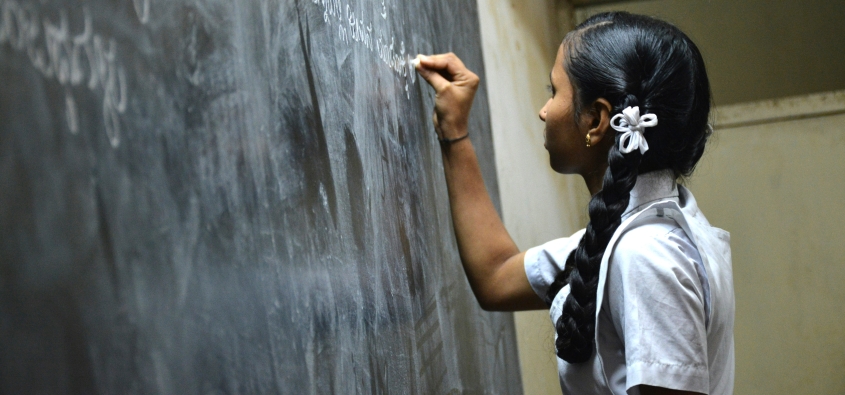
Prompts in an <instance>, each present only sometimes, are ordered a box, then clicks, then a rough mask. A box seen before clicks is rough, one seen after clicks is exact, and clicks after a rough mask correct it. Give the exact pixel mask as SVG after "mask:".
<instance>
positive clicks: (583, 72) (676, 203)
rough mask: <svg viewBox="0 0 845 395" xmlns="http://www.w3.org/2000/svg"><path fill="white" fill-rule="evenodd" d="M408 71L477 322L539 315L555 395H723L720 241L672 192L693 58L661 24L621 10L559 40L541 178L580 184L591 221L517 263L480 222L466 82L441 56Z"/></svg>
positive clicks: (685, 168) (727, 336)
mask: <svg viewBox="0 0 845 395" xmlns="http://www.w3.org/2000/svg"><path fill="white" fill-rule="evenodd" d="M417 71H418V72H419V73H420V75H421V76H422V77H423V78H425V80H426V81H428V83H429V84H430V85H431V86H432V87H433V88H434V90H435V92H436V98H435V110H434V126H435V130H436V132H437V135H438V138H439V139H440V141H441V147H442V153H443V163H444V170H445V173H446V174H445V175H446V181H447V184H448V189H449V199H450V203H451V210H452V217H453V220H454V228H455V234H456V236H457V241H458V247H459V250H460V256H461V260H462V263H463V266H464V269H465V272H466V274H467V278H468V280H469V283H470V286H471V287H472V290H473V292H474V293H475V296H476V298H477V299H478V302H479V303H480V304H481V306H482V307H483V308H485V309H488V310H505V311H515V310H528V309H545V308H549V309H550V315H551V319H552V323H553V324H554V327H555V331H556V340H555V347H556V354H557V356H558V370H559V375H560V384H561V388H562V390H563V392H564V393H566V394H626V393H627V394H643V395H647V394H691V393H702V394H730V393H732V391H733V379H734V346H733V322H734V295H733V282H732V281H733V280H732V277H731V256H730V247H729V244H728V243H729V236H728V233H727V232H725V231H723V230H721V229H717V228H714V227H711V226H710V224H709V223H708V222H707V220H706V219H705V217H704V215H703V214H702V213H701V211H700V210H699V208H698V206H697V205H696V201H695V198H694V197H693V195H692V193H690V191H689V190H688V189H686V188H684V187H683V186H681V185H678V183H677V182H678V181H679V180H682V179H683V178H685V177H688V176H689V175H690V174H691V173H692V172H693V169H694V168H695V165H696V163H697V162H698V160H699V159H700V158H701V155H702V153H703V152H704V147H705V144H706V142H707V140H708V137H710V134H711V133H712V128H710V127H709V126H708V118H709V113H710V106H711V98H710V87H709V82H708V79H707V74H706V72H705V68H704V61H703V60H702V57H701V54H700V53H699V50H698V48H697V47H696V46H695V44H693V43H692V41H691V40H690V39H689V38H688V37H687V36H686V35H685V34H684V33H683V32H681V31H680V30H679V29H677V28H676V27H674V26H672V25H670V24H668V23H665V22H663V21H660V20H656V19H653V18H649V17H645V16H639V15H632V14H628V13H622V12H619V13H604V14H599V15H596V16H594V17H592V18H590V19H588V20H587V21H585V22H584V23H582V24H581V25H579V26H578V27H577V28H575V30H574V31H572V32H570V33H569V34H567V36H566V37H565V38H564V40H563V43H562V44H561V46H560V48H559V49H558V53H557V58H556V60H555V63H554V66H553V67H552V70H551V75H550V78H551V98H549V100H548V102H547V103H546V105H545V106H544V107H543V108H542V109H541V110H540V119H541V120H542V121H543V122H545V134H544V137H545V147H546V150H547V151H548V153H549V162H550V164H551V167H552V169H554V170H555V171H557V172H559V173H564V174H578V175H580V176H581V177H583V179H584V181H585V182H586V184H587V188H588V189H589V191H590V193H591V195H592V199H591V200H590V204H589V215H590V222H589V223H588V224H587V227H586V229H582V230H580V231H578V232H576V233H575V234H574V235H572V236H570V237H568V238H562V239H558V240H553V241H550V242H548V243H547V244H544V245H541V246H538V247H534V248H531V249H529V250H527V251H523V252H520V251H519V250H518V249H517V247H516V245H515V244H514V242H513V241H512V239H511V238H510V236H509V235H508V233H507V231H506V230H505V228H504V226H503V225H502V222H501V220H500V219H499V217H498V215H497V213H496V211H495V209H494V208H493V204H492V203H491V200H490V198H489V196H488V195H487V192H486V189H485V187H484V183H483V181H482V178H481V172H480V170H479V166H478V161H477V159H476V156H475V153H474V151H473V146H472V143H471V139H470V138H468V136H469V132H470V131H469V130H468V128H467V120H468V114H469V111H470V107H471V105H472V100H473V96H474V94H475V91H476V88H477V86H478V83H479V80H478V77H477V76H476V75H475V74H473V73H472V72H471V71H469V70H467V69H466V68H465V67H464V65H463V63H462V62H461V61H460V59H458V58H457V57H456V56H455V55H453V54H445V55H434V56H428V57H425V56H421V57H419V63H418V65H417ZM527 193H530V191H527ZM538 209H541V208H538Z"/></svg>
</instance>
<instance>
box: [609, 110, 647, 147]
mask: <svg viewBox="0 0 845 395" xmlns="http://www.w3.org/2000/svg"><path fill="white" fill-rule="evenodd" d="M610 126H611V127H612V128H614V129H616V130H618V131H620V132H622V137H621V138H620V139H619V151H620V152H622V153H623V154H627V153H629V152H631V151H633V150H635V149H639V150H640V153H642V154H645V152H646V151H648V143H647V142H646V141H645V136H643V132H644V131H645V128H650V127H652V126H657V115H656V114H645V115H643V116H640V108H639V107H628V108H626V109H624V110H622V113H621V114H616V115H614V116H613V118H610Z"/></svg>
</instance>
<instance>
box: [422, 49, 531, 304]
mask: <svg viewBox="0 0 845 395" xmlns="http://www.w3.org/2000/svg"><path fill="white" fill-rule="evenodd" d="M418 59H419V64H418V65H417V71H418V72H419V74H420V75H421V76H422V77H423V78H424V79H425V80H426V81H428V83H429V84H430V85H431V86H432V87H433V88H434V91H435V103H434V127H435V131H436V132H437V136H438V138H440V139H441V140H444V139H448V140H455V139H459V138H461V137H463V136H466V135H467V133H469V130H468V120H469V112H470V108H471V107H472V100H473V98H474V97H475V91H476V90H477V88H478V82H479V80H478V76H476V75H475V74H474V73H473V72H471V71H469V70H468V69H467V68H466V67H465V66H464V64H463V62H461V60H460V59H458V57H457V56H455V55H454V54H451V53H449V54H443V55H433V56H428V57H419V58H418ZM441 146H442V153H443V165H444V170H445V173H446V185H447V186H448V190H449V201H450V203H451V209H452V219H453V222H454V227H455V236H456V237H457V241H458V250H459V252H460V255H461V262H462V264H463V267H464V271H465V272H466V275H467V278H468V279H469V284H470V286H471V287H472V291H473V293H474V294H475V297H476V299H478V303H479V304H480V305H481V307H482V308H483V309H485V310H500V311H515V310H531V309H542V308H546V307H547V306H546V305H545V303H543V301H542V300H541V299H540V298H539V297H538V296H537V294H536V293H534V290H533V289H532V288H531V285H530V284H529V283H528V278H527V277H526V275H525V269H524V266H523V258H524V256H525V254H524V253H521V252H520V251H519V249H518V248H517V246H516V244H515V243H514V242H513V239H511V237H510V235H509V234H508V232H507V230H506V229H505V227H504V225H503V224H502V220H501V219H500V218H499V215H498V213H497V212H496V210H495V208H494V207H493V202H492V201H491V200H490V196H489V195H488V193H487V189H486V188H485V186H484V180H483V179H482V177H481V168H480V167H479V165H478V159H477V157H476V155H475V149H474V148H473V146H472V142H471V140H470V138H462V139H460V140H457V141H454V142H451V143H444V144H442V145H441Z"/></svg>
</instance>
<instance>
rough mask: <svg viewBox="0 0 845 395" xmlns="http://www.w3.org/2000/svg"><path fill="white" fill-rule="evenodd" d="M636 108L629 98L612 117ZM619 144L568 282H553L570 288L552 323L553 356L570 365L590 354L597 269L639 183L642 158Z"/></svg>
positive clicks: (591, 210)
mask: <svg viewBox="0 0 845 395" xmlns="http://www.w3.org/2000/svg"><path fill="white" fill-rule="evenodd" d="M635 105H636V98H634V97H633V96H632V95H628V97H626V100H625V102H624V104H623V105H622V106H620V107H619V108H617V109H616V111H615V112H620V111H621V109H622V108H625V107H627V106H635ZM620 139H621V134H617V135H616V143H615V144H614V145H613V146H612V147H611V148H610V151H609V152H608V158H607V161H608V168H607V171H606V172H605V174H604V179H603V181H602V189H601V191H599V192H598V193H596V195H595V196H593V198H592V199H591V200H590V205H589V214H590V222H589V223H588V224H587V229H586V232H585V233H584V236H583V237H582V238H581V241H580V242H579V243H578V247H577V248H576V249H575V250H574V251H572V253H571V254H569V257H568V258H567V262H566V266H567V268H569V273H567V274H566V275H567V276H568V277H566V280H564V279H563V278H560V277H563V274H564V273H561V275H558V277H559V278H556V279H555V283H563V281H566V282H568V283H569V286H570V291H569V295H568V296H567V297H566V301H565V302H564V304H563V311H562V313H561V316H560V318H558V320H557V322H556V323H555V329H556V331H557V334H558V337H557V340H556V342H555V346H556V348H557V355H558V356H559V357H560V358H562V359H563V360H565V361H567V362H570V363H578V362H584V361H586V360H587V359H589V358H590V356H591V355H592V352H593V341H594V339H595V317H596V289H597V287H598V281H599V268H600V267H601V261H602V258H603V257H604V252H605V249H606V248H607V244H608V243H609V242H610V239H611V238H612V237H613V233H614V232H616V229H617V228H618V227H619V224H620V223H621V219H622V214H623V213H624V212H625V209H626V208H628V201H629V198H630V196H631V190H632V189H633V188H634V184H636V181H637V174H638V172H637V168H638V167H639V165H640V162H641V160H642V154H640V152H639V151H636V150H635V151H633V152H631V153H628V154H622V152H620V151H619V142H620ZM558 291H559V289H558Z"/></svg>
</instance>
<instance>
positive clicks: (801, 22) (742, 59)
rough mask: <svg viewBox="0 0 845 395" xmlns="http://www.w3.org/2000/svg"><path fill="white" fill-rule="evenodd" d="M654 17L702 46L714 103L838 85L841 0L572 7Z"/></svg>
mask: <svg viewBox="0 0 845 395" xmlns="http://www.w3.org/2000/svg"><path fill="white" fill-rule="evenodd" d="M607 10H627V11H630V12H635V13H639V14H646V15H654V16H657V17H660V18H663V19H665V20H668V21H670V22H673V23H675V24H677V25H678V26H680V27H681V28H682V29H683V30H684V32H686V33H687V34H688V35H689V36H690V37H692V39H693V40H694V41H695V42H696V44H697V45H698V46H699V47H700V48H701V51H702V53H703V54H704V57H705V60H706V62H707V67H708V72H709V74H710V76H711V80H710V81H711V85H712V88H713V94H714V97H715V99H716V103H717V104H720V105H722V104H733V103H741V102H749V101H757V100H765V99H773V98H778V97H786V96H796V95H802V94H808V93H813V92H826V91H832V90H837V89H843V88H845V73H843V72H842V71H843V70H845V56H843V55H842V54H843V53H845V24H843V23H842V20H843V19H845V1H831V0H802V1H771V0H742V1H736V0H685V1H676V0H650V1H631V2H621V3H615V4H611V5H604V6H595V7H583V8H579V9H578V12H577V14H576V19H577V20H579V21H581V20H583V19H585V18H586V17H587V16H588V15H591V14H594V13H597V12H600V11H607Z"/></svg>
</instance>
